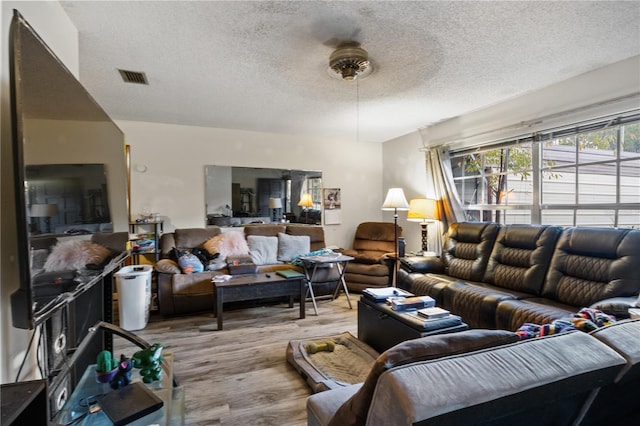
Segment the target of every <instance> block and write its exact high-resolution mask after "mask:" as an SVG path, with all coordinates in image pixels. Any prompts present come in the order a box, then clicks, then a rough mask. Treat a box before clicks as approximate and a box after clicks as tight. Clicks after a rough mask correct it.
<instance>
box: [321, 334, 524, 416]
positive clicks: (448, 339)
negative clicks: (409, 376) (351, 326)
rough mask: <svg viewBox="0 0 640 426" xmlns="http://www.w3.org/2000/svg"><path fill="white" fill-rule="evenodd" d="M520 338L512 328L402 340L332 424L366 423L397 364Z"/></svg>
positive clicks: (385, 354) (370, 375) (374, 370)
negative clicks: (384, 378) (381, 381)
mask: <svg viewBox="0 0 640 426" xmlns="http://www.w3.org/2000/svg"><path fill="white" fill-rule="evenodd" d="M516 341H518V335H517V334H515V333H511V332H509V331H504V330H468V331H461V332H458V333H451V334H442V335H436V336H428V337H423V338H419V339H414V340H407V341H405V342H403V343H400V344H398V345H396V346H394V347H392V348H391V349H389V350H387V351H386V352H384V353H383V354H382V355H380V356H379V357H378V359H377V360H376V362H375V364H374V365H373V367H372V368H371V371H370V372H369V375H368V376H367V379H366V380H365V382H364V384H363V385H362V387H361V388H360V389H359V390H358V392H356V393H355V394H354V395H353V396H352V397H351V398H349V399H348V400H347V401H346V402H345V403H344V404H343V405H342V406H341V407H340V408H339V409H338V411H337V412H336V414H335V415H334V416H333V418H332V419H331V422H330V423H329V424H330V425H336V426H338V425H364V424H365V423H366V419H367V412H368V411H369V405H370V404H371V400H372V398H373V393H374V391H375V388H376V385H377V382H378V378H379V377H380V375H381V374H382V373H383V372H385V371H387V370H389V369H391V368H393V367H398V366H401V365H406V364H411V363H414V362H420V361H426V360H430V359H437V358H441V357H445V356H448V355H456V354H461V353H465V352H472V351H476V350H478V349H484V348H490V347H494V346H500V345H505V344H508V343H513V342H516Z"/></svg>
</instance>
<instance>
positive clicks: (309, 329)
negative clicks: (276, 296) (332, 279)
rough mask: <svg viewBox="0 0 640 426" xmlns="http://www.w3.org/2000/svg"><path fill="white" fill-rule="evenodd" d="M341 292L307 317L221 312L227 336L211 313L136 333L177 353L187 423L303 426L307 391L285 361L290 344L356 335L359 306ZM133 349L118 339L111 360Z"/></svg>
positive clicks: (282, 311) (263, 309)
mask: <svg viewBox="0 0 640 426" xmlns="http://www.w3.org/2000/svg"><path fill="white" fill-rule="evenodd" d="M357 297H358V295H351V303H352V305H353V309H349V306H348V304H347V300H346V297H345V296H344V294H342V295H340V297H339V298H337V299H336V300H333V301H319V304H318V311H319V315H318V316H316V315H314V312H313V307H312V306H311V304H310V303H307V316H306V318H305V319H299V318H298V314H299V309H298V307H297V306H296V307H294V308H289V307H288V305H287V304H286V303H282V304H275V305H266V306H254V307H248V308H242V309H234V310H230V311H228V312H227V311H225V313H224V330H222V331H205V330H211V325H213V329H214V330H215V321H216V320H215V317H214V316H213V315H212V314H206V313H204V314H199V315H190V316H183V317H170V318H160V317H158V318H154V317H153V316H152V318H151V320H150V322H149V324H148V325H147V327H146V328H145V329H144V330H139V331H136V332H135V333H136V334H137V335H139V336H140V337H142V338H143V339H145V340H146V341H148V342H149V343H162V344H163V345H164V348H165V349H164V351H170V352H173V354H174V372H175V376H176V379H177V380H178V381H179V384H180V385H181V386H183V387H184V392H185V424H187V425H238V426H246V425H278V426H282V425H306V422H307V420H306V419H307V416H306V405H305V404H306V399H307V397H308V396H309V395H311V389H310V388H309V386H308V385H307V384H306V382H305V381H304V379H303V378H302V376H300V374H298V372H297V371H296V370H295V369H294V368H293V367H292V366H291V365H289V364H288V363H287V361H286V358H285V353H286V348H287V344H288V342H289V340H292V339H304V338H313V337H321V336H329V335H334V334H340V333H343V332H345V331H348V332H350V333H351V334H353V335H354V336H357V303H356V300H357ZM136 350H137V349H136V347H135V346H133V345H131V344H130V343H129V342H128V341H126V340H124V339H122V338H118V337H116V338H115V339H114V354H115V355H116V356H119V355H120V354H121V353H124V354H126V355H128V356H131V355H132V354H133V352H135V351H136Z"/></svg>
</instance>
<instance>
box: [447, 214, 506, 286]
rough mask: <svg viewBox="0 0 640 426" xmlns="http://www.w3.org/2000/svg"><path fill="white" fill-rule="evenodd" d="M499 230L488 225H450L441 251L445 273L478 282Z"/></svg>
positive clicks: (471, 223)
mask: <svg viewBox="0 0 640 426" xmlns="http://www.w3.org/2000/svg"><path fill="white" fill-rule="evenodd" d="M499 229H500V225H498V224H495V223H491V222H461V223H453V224H451V226H450V227H449V230H448V231H447V236H446V237H445V244H444V247H443V249H442V260H443V261H444V264H445V266H446V268H447V269H446V270H447V274H448V275H449V276H451V277H454V278H460V279H462V280H469V281H482V278H483V277H484V273H485V270H486V267H487V263H488V262H489V256H490V255H491V250H492V249H493V244H494V242H495V240H496V236H497V235H498V230H499Z"/></svg>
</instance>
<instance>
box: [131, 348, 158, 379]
mask: <svg viewBox="0 0 640 426" xmlns="http://www.w3.org/2000/svg"><path fill="white" fill-rule="evenodd" d="M161 352H162V345H161V344H159V343H154V344H153V345H151V346H150V347H148V348H147V349H143V350H141V351H138V352H136V353H134V354H133V358H132V360H133V366H134V367H135V368H139V369H140V375H141V376H142V381H143V382H145V383H152V382H153V381H155V380H160V379H161V378H162V367H161V366H160V364H161V363H162V354H161Z"/></svg>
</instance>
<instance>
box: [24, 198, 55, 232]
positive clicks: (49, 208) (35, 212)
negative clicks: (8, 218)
mask: <svg viewBox="0 0 640 426" xmlns="http://www.w3.org/2000/svg"><path fill="white" fill-rule="evenodd" d="M57 215H58V205H57V204H31V208H30V209H29V216H31V217H37V218H40V217H44V223H45V225H46V226H47V227H46V230H45V233H47V234H48V233H50V232H51V219H49V218H50V217H53V216H57ZM38 231H39V232H40V226H38Z"/></svg>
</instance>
